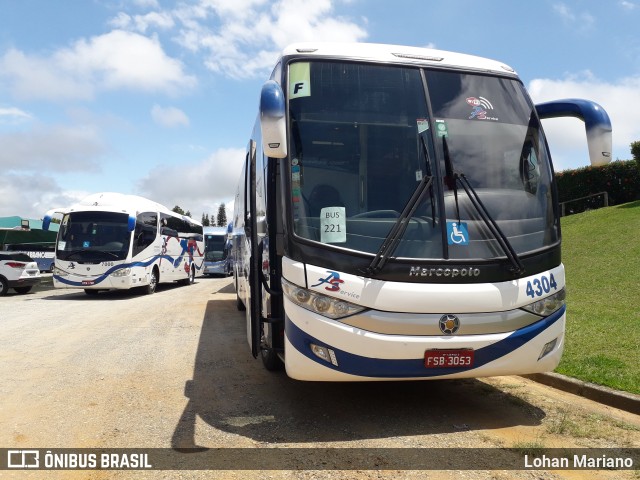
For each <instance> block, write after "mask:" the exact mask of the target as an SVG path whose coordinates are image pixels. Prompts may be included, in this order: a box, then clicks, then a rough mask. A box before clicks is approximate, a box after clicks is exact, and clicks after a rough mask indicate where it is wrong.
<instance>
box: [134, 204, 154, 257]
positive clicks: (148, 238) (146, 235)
mask: <svg viewBox="0 0 640 480" xmlns="http://www.w3.org/2000/svg"><path fill="white" fill-rule="evenodd" d="M157 234H158V215H157V214H156V213H155V212H144V213H140V214H138V216H137V217H136V229H135V232H134V243H133V255H137V254H138V253H140V252H142V251H143V250H144V249H145V248H147V247H148V246H149V245H151V244H152V243H153V242H154V240H155V239H156V236H157Z"/></svg>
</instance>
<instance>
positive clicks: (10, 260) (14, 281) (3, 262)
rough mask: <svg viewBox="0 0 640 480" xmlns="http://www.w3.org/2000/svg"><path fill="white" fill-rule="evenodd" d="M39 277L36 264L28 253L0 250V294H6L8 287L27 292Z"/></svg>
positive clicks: (37, 281) (36, 282)
mask: <svg viewBox="0 0 640 480" xmlns="http://www.w3.org/2000/svg"><path fill="white" fill-rule="evenodd" d="M41 279H42V277H41V276H40V269H39V268H38V264H37V263H36V262H35V261H34V260H32V259H31V257H29V256H28V255H25V254H24V253H12V252H0V295H6V294H7V291H8V290H9V289H10V288H13V289H14V290H15V291H16V292H18V293H28V292H29V291H30V290H31V289H32V288H33V287H34V286H35V285H37V284H38V283H40V280H41Z"/></svg>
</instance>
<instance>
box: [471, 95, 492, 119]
mask: <svg viewBox="0 0 640 480" xmlns="http://www.w3.org/2000/svg"><path fill="white" fill-rule="evenodd" d="M467 103H468V104H469V105H471V106H472V107H473V110H471V115H469V120H473V119H474V118H475V119H477V120H493V121H494V122H497V121H498V118H497V117H490V116H488V115H487V111H488V110H493V105H492V104H491V102H490V101H489V100H487V99H486V98H484V97H468V98H467Z"/></svg>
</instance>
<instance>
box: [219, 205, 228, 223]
mask: <svg viewBox="0 0 640 480" xmlns="http://www.w3.org/2000/svg"><path fill="white" fill-rule="evenodd" d="M218 226H219V227H226V226H227V209H226V207H225V205H224V203H221V204H220V206H219V207H218Z"/></svg>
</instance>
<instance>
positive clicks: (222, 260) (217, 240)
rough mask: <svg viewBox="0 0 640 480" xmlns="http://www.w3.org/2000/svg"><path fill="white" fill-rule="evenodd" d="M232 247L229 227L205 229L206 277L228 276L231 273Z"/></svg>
mask: <svg viewBox="0 0 640 480" xmlns="http://www.w3.org/2000/svg"><path fill="white" fill-rule="evenodd" d="M230 245H231V242H230V240H229V235H228V231H227V227H204V272H203V273H204V274H205V275H224V276H227V275H229V274H230V273H231V262H230V260H231V258H230V256H229V253H230V249H231V247H230Z"/></svg>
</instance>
